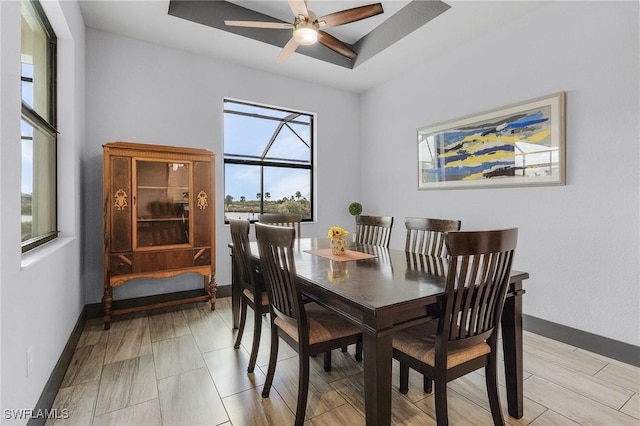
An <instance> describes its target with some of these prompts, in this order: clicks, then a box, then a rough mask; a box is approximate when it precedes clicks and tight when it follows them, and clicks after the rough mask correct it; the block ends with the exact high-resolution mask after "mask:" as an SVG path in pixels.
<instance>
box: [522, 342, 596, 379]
mask: <svg viewBox="0 0 640 426" xmlns="http://www.w3.org/2000/svg"><path fill="white" fill-rule="evenodd" d="M523 351H524V352H525V353H530V354H533V355H536V356H539V357H540V358H544V359H547V360H548V361H552V362H554V363H556V364H557V365H560V366H562V367H565V368H569V369H571V370H575V371H579V372H581V373H584V374H589V375H594V374H596V373H597V372H598V371H600V370H601V369H602V368H603V367H604V366H605V365H606V363H604V362H603V361H600V360H598V359H595V358H593V357H591V356H588V355H586V354H584V353H581V352H576V351H554V350H552V349H550V348H548V347H545V346H544V345H541V344H540V343H539V342H537V341H532V339H531V338H530V336H529V338H528V339H524V343H523ZM525 356H526V355H525ZM525 368H526V367H525Z"/></svg>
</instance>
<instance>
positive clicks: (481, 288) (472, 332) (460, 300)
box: [439, 228, 518, 348]
mask: <svg viewBox="0 0 640 426" xmlns="http://www.w3.org/2000/svg"><path fill="white" fill-rule="evenodd" d="M517 235H518V230H517V229H515V228H514V229H506V230H499V231H479V232H460V231H457V232H456V231H453V232H449V233H447V234H446V243H447V250H448V252H449V258H448V259H449V270H448V274H447V282H446V289H445V294H446V299H445V308H444V316H443V319H442V320H441V326H440V328H439V332H441V333H444V334H442V338H443V339H444V340H445V341H446V342H447V345H448V346H449V348H459V347H465V346H470V345H473V344H476V343H478V342H480V341H482V340H486V339H487V338H488V337H489V336H490V335H492V334H493V333H495V330H496V327H497V325H498V322H499V320H500V316H501V315H502V308H503V306H504V298H505V295H506V291H507V287H508V284H509V275H510V273H511V265H512V262H513V255H514V252H515V248H516V244H517Z"/></svg>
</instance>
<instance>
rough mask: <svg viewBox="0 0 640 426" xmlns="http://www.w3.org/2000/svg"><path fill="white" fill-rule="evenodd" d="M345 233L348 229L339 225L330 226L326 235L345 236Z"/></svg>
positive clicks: (332, 236) (332, 237) (333, 236)
mask: <svg viewBox="0 0 640 426" xmlns="http://www.w3.org/2000/svg"><path fill="white" fill-rule="evenodd" d="M347 234H349V231H347V230H346V229H344V228H341V227H339V226H332V227H331V228H329V234H328V237H329V238H331V239H334V238H339V237H346V236H347Z"/></svg>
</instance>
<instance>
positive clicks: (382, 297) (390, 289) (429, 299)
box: [232, 238, 529, 425]
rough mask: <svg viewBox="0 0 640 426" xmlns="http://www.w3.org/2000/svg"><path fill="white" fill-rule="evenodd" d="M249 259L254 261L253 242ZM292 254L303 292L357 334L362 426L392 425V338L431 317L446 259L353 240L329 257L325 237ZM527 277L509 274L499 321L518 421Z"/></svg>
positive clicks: (304, 241) (511, 407)
mask: <svg viewBox="0 0 640 426" xmlns="http://www.w3.org/2000/svg"><path fill="white" fill-rule="evenodd" d="M251 252H252V257H253V258H254V260H256V261H257V260H259V251H258V246H257V243H256V242H252V243H251ZM294 254H295V255H294V261H295V268H296V274H297V279H298V282H299V285H300V287H301V291H302V293H303V294H304V295H305V296H306V297H308V298H310V299H312V300H313V301H315V302H317V303H319V304H321V305H323V306H325V307H326V308H328V309H330V310H332V311H333V312H335V313H336V314H338V315H341V316H342V317H343V318H345V319H347V320H348V321H351V322H352V323H354V324H357V325H358V326H360V327H361V328H362V332H363V350H364V356H363V363H364V366H363V367H364V389H365V391H364V392H365V395H364V399H365V417H366V424H367V425H389V424H391V391H392V390H391V383H392V377H391V375H392V352H393V349H392V339H393V334H394V333H395V332H396V331H398V330H401V329H404V328H407V327H412V326H417V325H419V324H421V323H424V322H426V321H428V320H429V319H432V318H433V316H434V315H436V314H437V307H438V303H439V300H440V301H441V299H442V298H443V297H444V286H445V279H446V273H447V259H446V258H440V257H436V256H430V255H424V254H418V253H410V252H405V251H403V250H397V249H391V248H386V247H381V246H373V245H366V244H356V243H355V242H353V241H350V242H348V244H347V255H344V256H334V255H330V240H329V239H328V238H299V239H296V240H295V243H294ZM232 264H233V262H232ZM236 277H237V273H236V272H235V271H233V273H232V315H233V325H234V328H237V326H238V321H239V310H240V297H241V293H242V289H241V288H239V287H240V284H239V283H238V280H237V279H236ZM527 278H529V274H528V273H527V272H522V271H517V270H512V271H511V276H510V282H509V288H508V290H507V297H506V299H505V304H504V309H503V313H502V318H501V333H502V344H503V353H504V367H505V376H506V388H507V404H508V412H509V415H510V416H512V417H514V418H521V417H522V415H523V389H522V382H523V370H522V296H523V294H524V289H523V281H524V280H525V279H527Z"/></svg>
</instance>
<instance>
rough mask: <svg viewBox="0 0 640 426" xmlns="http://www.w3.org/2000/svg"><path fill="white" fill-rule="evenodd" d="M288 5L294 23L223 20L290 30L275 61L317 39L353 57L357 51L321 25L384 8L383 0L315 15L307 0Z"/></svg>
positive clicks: (355, 18)
mask: <svg viewBox="0 0 640 426" xmlns="http://www.w3.org/2000/svg"><path fill="white" fill-rule="evenodd" d="M289 7H291V10H292V11H293V14H294V16H295V21H294V23H293V24H288V23H285V22H262V21H224V23H225V24H226V25H229V26H235V27H250V28H269V29H275V30H293V34H292V37H291V39H290V40H289V42H288V43H287V44H286V45H285V46H284V49H282V52H280V55H278V59H277V61H278V62H284V61H286V60H287V58H288V57H289V56H291V54H292V53H293V52H295V50H296V49H297V48H298V46H300V45H302V46H310V45H312V44H315V43H317V42H320V44H322V45H323V46H326V47H328V48H329V49H331V50H333V51H335V52H337V53H339V54H341V55H343V56H346V57H347V58H349V59H353V58H355V57H356V52H354V51H353V50H352V49H350V48H349V47H348V46H347V45H346V44H344V43H343V42H341V41H340V40H338V39H337V38H335V37H334V36H332V35H331V34H329V33H327V32H325V31H322V30H321V28H330V27H337V26H338V25H344V24H349V23H351V22H355V21H359V20H361V19H366V18H370V17H372V16H375V15H379V14H381V13H383V12H384V10H383V9H382V4H381V3H375V4H370V5H367V6H360V7H355V8H353V9H347V10H342V11H340V12H335V13H330V14H329V15H325V16H321V17H320V18H317V17H316V15H315V13H313V12H311V11H310V10H309V9H307V2H306V0H289Z"/></svg>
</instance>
